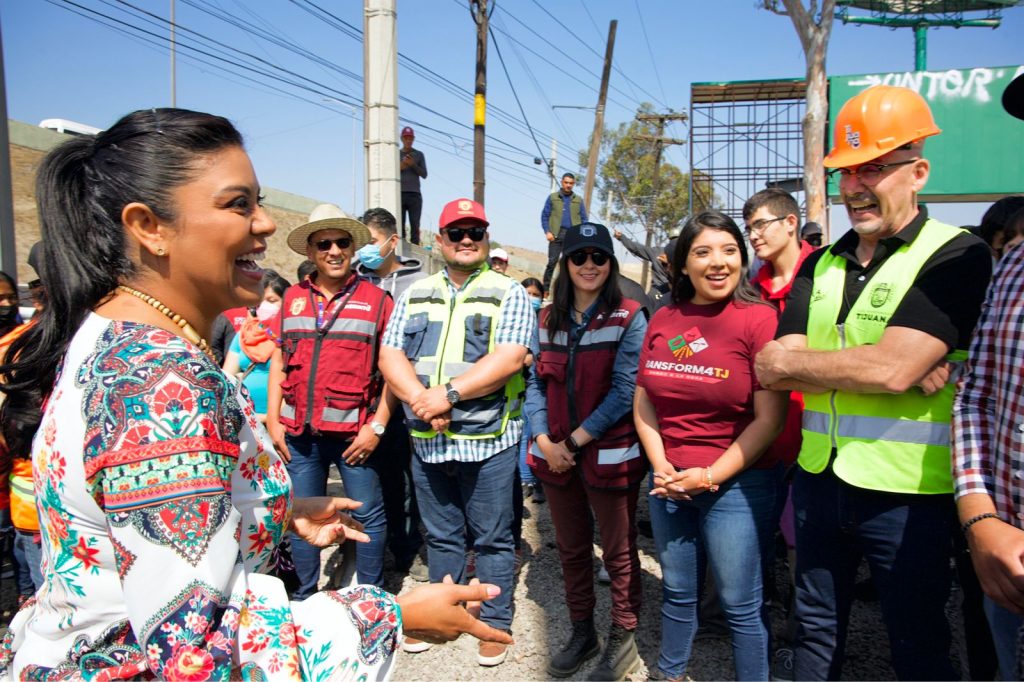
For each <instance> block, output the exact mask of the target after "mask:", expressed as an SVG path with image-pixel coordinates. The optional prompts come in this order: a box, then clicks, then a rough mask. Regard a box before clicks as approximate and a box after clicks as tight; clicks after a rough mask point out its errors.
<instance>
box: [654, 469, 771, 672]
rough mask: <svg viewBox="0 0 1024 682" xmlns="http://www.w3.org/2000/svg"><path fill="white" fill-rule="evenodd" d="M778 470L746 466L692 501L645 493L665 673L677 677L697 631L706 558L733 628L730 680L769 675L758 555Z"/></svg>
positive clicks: (764, 545) (765, 539)
mask: <svg viewBox="0 0 1024 682" xmlns="http://www.w3.org/2000/svg"><path fill="white" fill-rule="evenodd" d="M776 490H777V475H776V472H775V471H774V470H773V469H748V470H746V471H744V472H742V473H740V474H738V475H737V476H734V477H733V478H732V479H730V480H729V481H728V482H726V483H724V484H723V485H722V486H721V488H719V490H718V492H717V493H710V492H706V493H703V494H700V495H697V496H696V497H694V498H693V500H692V501H688V502H687V501H676V500H671V499H667V498H660V497H651V498H650V508H651V526H652V527H653V528H654V543H655V545H656V547H657V550H658V560H659V561H660V562H661V572H662V594H663V600H662V606H661V656H660V657H659V658H658V667H659V668H660V669H661V671H662V672H664V673H665V674H666V675H667V676H668V677H672V678H676V677H682V676H683V674H684V673H685V672H686V666H687V664H688V663H689V661H690V653H691V650H692V647H693V637H694V634H696V632H697V605H698V603H699V602H700V593H701V589H702V588H703V585H702V582H703V577H704V571H705V568H706V567H707V565H708V562H710V566H711V572H712V575H713V576H714V579H715V585H716V586H717V588H718V592H719V599H720V600H721V604H722V610H723V611H724V612H725V615H726V618H727V619H728V621H729V627H730V629H731V630H732V652H733V660H734V662H735V664H736V678H737V679H740V680H767V679H768V648H769V641H768V640H769V629H768V620H767V613H766V612H765V609H764V599H763V594H762V575H761V566H762V561H761V557H762V554H763V552H764V551H766V549H767V546H768V542H769V538H770V537H771V533H772V530H773V528H772V522H773V520H774V513H773V512H774V509H775V495H776Z"/></svg>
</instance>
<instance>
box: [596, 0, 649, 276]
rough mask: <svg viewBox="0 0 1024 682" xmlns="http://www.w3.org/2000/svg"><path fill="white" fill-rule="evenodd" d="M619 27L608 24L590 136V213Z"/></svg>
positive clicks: (615, 20) (616, 24) (612, 22)
mask: <svg viewBox="0 0 1024 682" xmlns="http://www.w3.org/2000/svg"><path fill="white" fill-rule="evenodd" d="M618 25H619V22H618V20H617V19H612V20H611V23H609V24H608V47H606V48H605V51H604V70H603V71H602V72H601V92H600V94H599V95H598V96H597V111H596V112H595V114H594V134H593V135H591V136H590V154H589V155H588V156H587V182H586V185H585V186H584V189H583V205H584V206H586V207H587V210H588V211H591V210H593V209H592V207H591V206H590V197H592V196H593V195H594V176H595V175H596V174H597V157H598V155H599V154H600V152H601V134H602V133H603V132H604V103H605V100H607V99H608V79H609V78H610V77H611V75H612V52H614V51H615V29H616V28H617V27H618ZM645 267H646V266H645ZM645 272H646V270H645Z"/></svg>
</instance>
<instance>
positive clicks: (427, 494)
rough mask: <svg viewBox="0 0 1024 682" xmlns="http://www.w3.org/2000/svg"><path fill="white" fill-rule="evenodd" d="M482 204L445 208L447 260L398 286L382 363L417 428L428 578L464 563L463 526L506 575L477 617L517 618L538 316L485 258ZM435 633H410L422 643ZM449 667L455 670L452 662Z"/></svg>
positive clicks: (416, 470)
mask: <svg viewBox="0 0 1024 682" xmlns="http://www.w3.org/2000/svg"><path fill="white" fill-rule="evenodd" d="M488 225H489V223H488V222H487V216H486V215H485V213H484V208H483V206H481V205H480V204H478V203H477V202H475V201H471V200H470V199H456V200H455V201H451V202H449V203H448V204H446V205H445V207H444V209H443V210H442V211H441V220H440V225H439V227H440V234H439V235H438V236H437V250H438V251H440V252H441V255H442V256H443V258H444V261H445V267H444V268H443V269H442V270H440V271H439V272H437V273H435V274H433V275H431V276H430V277H427V278H426V279H423V280H420V281H419V282H416V283H415V284H413V285H412V286H411V287H409V289H407V290H406V292H405V293H404V294H402V296H401V297H399V299H398V302H397V304H396V305H395V311H394V315H393V316H392V318H391V322H390V324H388V327H387V330H386V331H385V333H384V344H383V346H382V348H381V352H380V368H381V371H382V372H383V373H384V378H385V379H386V380H387V382H388V385H389V386H390V388H391V390H393V391H394V393H395V395H397V396H398V398H399V399H400V400H401V401H402V402H403V403H404V408H405V416H406V420H407V423H408V426H409V433H410V435H411V436H412V441H413V451H414V455H415V456H414V457H413V461H412V477H413V482H414V484H415V486H416V499H417V501H418V502H419V509H420V515H421V517H422V519H423V524H424V526H425V527H426V529H427V558H428V562H427V563H428V564H429V567H430V581H431V582H432V583H437V582H441V581H442V580H443V579H444V578H445V577H446V576H451V578H452V579H453V580H454V581H455V582H457V583H458V582H462V580H463V578H464V577H465V572H466V554H467V553H466V540H465V538H466V533H465V531H466V529H467V528H468V530H469V535H470V536H471V537H472V544H473V550H474V551H475V553H476V575H477V577H479V578H480V579H481V580H482V581H484V582H486V583H492V584H495V585H498V586H499V587H500V588H501V591H502V592H501V595H500V596H498V597H497V598H495V599H492V600H491V601H489V602H487V603H485V604H484V605H483V607H482V608H481V611H480V620H482V621H483V622H484V623H486V624H487V625H490V626H492V627H494V628H497V629H499V630H506V631H507V630H510V629H511V627H512V593H513V573H514V570H515V551H514V542H513V533H512V523H513V505H514V504H515V501H514V500H515V492H516V491H519V490H521V488H520V487H519V485H518V480H517V476H516V463H517V460H518V453H519V439H520V438H521V436H522V431H523V418H522V416H521V415H522V403H523V394H524V392H525V382H524V381H523V363H524V362H525V360H526V353H527V350H528V349H529V347H530V337H531V335H532V334H533V330H534V327H535V326H536V324H537V321H536V313H534V311H533V308H532V307H531V306H530V300H529V297H528V296H527V295H526V290H525V289H523V287H522V285H521V284H519V282H516V281H515V280H514V279H512V278H511V277H506V276H505V275H499V274H498V273H496V272H495V271H494V270H492V269H491V267H490V265H489V264H488V255H489V253H488V252H489V250H490V248H489V246H490V245H489V243H488V238H487V227H488ZM429 648H430V644H429V643H428V642H424V641H419V640H414V639H408V638H407V639H406V640H405V642H404V643H403V649H404V650H405V651H407V652H409V653H418V652H423V651H426V650H427V649H429ZM507 654H508V647H507V645H506V644H502V643H500V642H481V643H480V648H479V651H478V653H477V662H478V663H479V664H480V665H483V666H495V665H499V664H501V663H502V662H503V661H504V660H505V657H506V655H507ZM448 676H455V673H453V672H451V671H449V673H448Z"/></svg>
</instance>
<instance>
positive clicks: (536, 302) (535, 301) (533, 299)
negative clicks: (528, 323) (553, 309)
mask: <svg viewBox="0 0 1024 682" xmlns="http://www.w3.org/2000/svg"><path fill="white" fill-rule="evenodd" d="M540 304H541V300H540V297H539V296H530V305H532V306H533V309H534V310H540Z"/></svg>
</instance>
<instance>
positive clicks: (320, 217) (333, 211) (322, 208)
mask: <svg viewBox="0 0 1024 682" xmlns="http://www.w3.org/2000/svg"><path fill="white" fill-rule="evenodd" d="M320 230H344V231H345V232H348V233H349V235H351V236H352V246H353V248H354V249H355V250H356V251H358V250H359V249H361V248H362V247H364V246H366V245H367V244H369V243H370V241H371V237H370V231H369V230H368V229H367V228H366V225H363V224H362V223H361V222H359V221H358V220H356V219H355V218H353V217H352V216H350V215H348V214H347V213H345V212H344V211H342V210H341V209H340V208H338V207H337V206H335V205H334V204H320V205H319V206H317V207H316V208H314V209H313V212H312V213H310V214H309V222H308V223H305V224H303V225H299V226H298V227H296V228H295V229H294V230H292V231H291V232H289V233H288V247H289V248H290V249H291V250H292V251H294V252H295V253H298V254H301V255H303V256H305V255H306V245H307V244H308V243H309V237H310V235H312V234H313V233H315V232H319V231H320Z"/></svg>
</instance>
